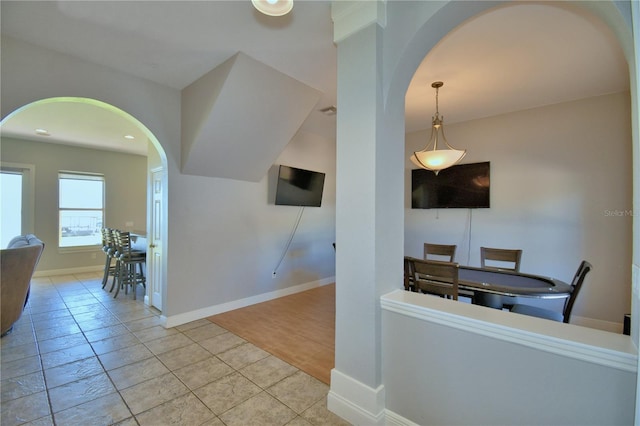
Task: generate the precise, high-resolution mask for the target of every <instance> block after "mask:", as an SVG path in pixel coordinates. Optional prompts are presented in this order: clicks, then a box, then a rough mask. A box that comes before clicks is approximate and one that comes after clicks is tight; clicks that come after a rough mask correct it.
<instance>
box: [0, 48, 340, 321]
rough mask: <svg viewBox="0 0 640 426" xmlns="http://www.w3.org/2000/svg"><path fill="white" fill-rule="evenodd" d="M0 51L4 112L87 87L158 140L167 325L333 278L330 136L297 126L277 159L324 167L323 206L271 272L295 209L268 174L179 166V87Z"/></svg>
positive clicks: (311, 211) (33, 53) (30, 53)
mask: <svg viewBox="0 0 640 426" xmlns="http://www.w3.org/2000/svg"><path fill="white" fill-rule="evenodd" d="M2 55H3V57H2V70H1V71H2V85H3V90H2V93H1V101H2V102H1V107H2V117H5V116H7V115H8V114H9V113H11V112H12V111H14V110H15V109H17V108H20V107H22V106H24V105H26V104H28V103H30V102H33V101H36V100H39V99H44V98H51V97H58V96H77V97H86V98H91V99H97V100H99V101H102V102H106V103H108V104H111V105H114V106H115V107H117V108H120V109H121V110H123V111H125V112H127V113H129V114H131V115H132V116H133V117H135V118H136V119H137V120H138V121H140V123H142V125H144V126H145V127H146V129H148V130H149V131H150V133H151V134H152V136H153V137H155V138H156V139H157V141H158V142H159V143H160V145H161V149H163V150H164V153H165V154H166V158H167V164H166V167H167V179H168V188H167V196H168V203H167V204H168V206H167V210H168V212H167V220H168V235H167V245H165V247H164V253H165V255H166V259H167V266H166V267H167V274H166V286H165V287H166V294H164V295H163V301H164V306H163V315H164V316H165V317H167V322H168V323H169V324H170V325H175V324H176V323H178V322H180V321H189V320H192V319H195V317H201V316H205V315H207V314H209V313H211V312H215V311H216V309H219V307H220V306H221V305H223V307H224V306H228V305H224V304H225V303H228V302H231V301H237V300H240V299H246V298H251V297H256V296H259V295H264V294H269V293H274V292H276V293H277V292H278V291H285V290H286V289H291V288H296V286H299V285H304V284H312V285H313V284H318V283H326V282H327V281H328V280H329V281H332V280H333V276H334V265H335V258H334V256H335V254H334V252H333V247H332V246H331V243H332V242H333V241H335V240H334V235H335V226H334V216H335V207H334V206H335V201H334V200H335V180H334V178H333V176H335V144H334V141H330V140H326V139H323V138H319V137H317V136H313V135H308V134H302V133H300V134H298V135H296V137H295V138H294V141H292V142H291V143H290V144H289V145H288V146H287V148H286V149H285V150H284V152H283V154H282V157H281V158H280V159H279V160H278V161H279V162H282V163H286V164H288V165H291V166H295V167H301V168H308V169H313V170H317V171H324V172H326V173H327V180H326V181H325V193H324V199H323V206H322V207H321V208H307V209H306V210H305V212H304V214H303V217H302V221H301V223H300V226H299V229H298V232H297V235H296V237H295V238H294V241H293V244H292V248H293V250H292V251H290V252H289V253H288V254H287V256H285V259H284V261H283V263H282V266H281V267H280V269H279V270H278V274H277V276H276V278H275V279H273V278H272V277H271V273H272V271H273V268H274V267H275V266H276V263H277V262H278V259H279V258H280V256H281V255H282V250H283V249H284V246H285V244H286V241H287V240H288V238H289V235H290V233H291V229H292V227H293V224H294V221H295V218H296V216H297V213H298V209H297V208H296V207H282V206H274V205H273V199H272V197H270V194H269V190H268V186H269V179H268V178H267V177H265V178H264V179H263V180H262V181H261V182H259V183H247V182H240V181H233V180H227V179H216V178H204V177H197V176H188V175H183V174H181V173H180V170H179V165H180V92H179V91H178V90H174V89H170V88H167V87H163V86H160V85H158V84H156V83H153V82H150V81H147V80H143V79H140V78H137V77H133V76H130V75H127V74H123V73H121V72H118V71H114V70H112V69H108V68H105V67H102V66H98V65H95V64H91V63H88V62H85V61H81V60H78V59H76V58H73V57H70V56H66V55H61V54H58V53H55V52H52V51H49V50H46V49H42V48H39V47H36V46H33V45H30V44H27V43H23V42H19V41H16V40H13V39H11V38H8V37H3V38H2ZM247 167H251V165H249V164H248V165H247Z"/></svg>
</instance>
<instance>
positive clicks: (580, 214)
mask: <svg viewBox="0 0 640 426" xmlns="http://www.w3.org/2000/svg"><path fill="white" fill-rule="evenodd" d="M603 111H606V115H605V116H603ZM445 127H446V132H447V137H448V139H449V142H450V143H451V144H453V145H454V146H455V147H456V148H459V149H462V148H464V149H467V156H466V157H465V159H464V163H472V162H476V161H490V162H491V208H489V209H473V210H469V209H451V210H448V209H431V210H422V209H411V195H410V191H411V171H410V169H411V168H415V166H412V164H411V163H410V162H409V161H407V165H406V167H407V170H406V180H405V197H406V198H405V208H406V210H405V212H406V214H405V227H406V228H405V252H406V254H408V255H412V256H417V257H421V256H422V245H423V243H424V242H427V241H429V242H435V243H446V244H457V245H458V253H457V258H456V261H457V262H459V263H461V264H465V265H472V266H479V264H480V249H479V248H480V246H489V247H504V248H522V249H523V256H522V266H521V270H522V271H523V272H529V273H532V274H539V275H545V276H552V277H555V278H558V279H561V280H564V281H566V282H570V281H571V278H572V277H573V274H574V273H575V271H576V269H577V268H578V265H579V263H580V261H581V260H583V259H585V260H588V261H589V262H591V263H592V264H593V270H592V271H591V273H590V274H589V275H588V276H587V279H586V281H585V285H584V287H583V288H582V291H581V293H580V296H579V297H578V300H577V301H576V305H575V307H574V310H573V315H572V316H575V317H586V318H588V319H592V320H598V321H599V322H604V323H598V322H592V323H589V322H587V324H591V325H595V326H598V325H600V326H601V327H604V328H607V327H613V328H615V324H611V323H620V327H619V328H620V330H622V328H621V323H622V320H623V316H624V314H627V313H629V312H630V309H631V294H630V293H631V271H630V268H629V265H630V264H631V245H632V238H631V235H632V219H633V217H632V214H631V212H632V208H633V207H632V165H631V112H630V99H629V94H628V93H617V94H612V95H606V96H600V97H596V98H590V99H585V100H580V101H575V102H568V103H563V104H557V105H551V106H547V107H542V108H536V109H531V110H526V111H521V112H517V113H512V114H505V115H501V116H497V117H491V118H486V119H480V120H473V121H470V122H465V123H459V124H453V125H448V124H446V123H445ZM427 137H428V135H425V132H417V133H414V134H410V135H408V136H407V152H406V157H407V158H408V156H409V155H410V153H411V152H413V151H415V150H419V149H422V148H423V147H424V145H425V141H426V138H427ZM554 307H556V306H554ZM559 308H560V309H561V305H560V306H559ZM576 320H577V321H580V319H579V318H574V321H573V322H576ZM616 331H618V330H616Z"/></svg>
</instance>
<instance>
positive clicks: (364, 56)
mask: <svg viewBox="0 0 640 426" xmlns="http://www.w3.org/2000/svg"><path fill="white" fill-rule="evenodd" d="M345 5H346V6H345ZM341 6H344V7H341ZM384 7H385V3H382V2H371V1H364V2H348V3H341V2H338V3H334V8H333V9H332V12H333V17H334V24H335V27H334V28H335V29H334V33H335V34H336V36H339V37H338V39H337V40H336V43H337V45H338V105H337V106H338V116H337V164H336V168H337V171H336V173H337V185H336V247H337V248H336V350H335V361H336V363H335V368H334V370H333V371H332V375H331V391H330V393H329V399H328V404H329V408H330V409H331V410H332V411H334V412H336V413H337V414H339V415H341V416H342V417H344V418H346V419H347V420H349V421H350V422H352V423H354V424H383V423H384V406H385V405H384V401H385V398H384V386H383V383H382V370H381V365H382V362H381V346H382V342H381V321H380V316H381V315H380V314H381V309H380V295H381V294H384V293H386V292H388V291H391V290H392V289H394V288H400V286H401V284H402V256H403V255H402V253H403V222H404V219H403V217H404V206H403V203H404V159H403V155H404V134H403V133H402V132H400V134H399V136H396V137H390V136H389V133H390V132H389V129H388V126H389V125H388V124H387V123H388V122H389V117H388V113H387V112H385V106H384V99H383V95H382V92H383V91H382V81H383V75H382V72H381V70H382V67H381V65H382V58H381V52H382V50H383V49H382V36H381V33H382V31H383V29H382V26H383V25H384V11H385V9H384ZM396 110H397V108H396ZM402 114H403V108H400V111H396V113H395V116H396V117H398V115H400V116H402ZM396 127H397V126H396Z"/></svg>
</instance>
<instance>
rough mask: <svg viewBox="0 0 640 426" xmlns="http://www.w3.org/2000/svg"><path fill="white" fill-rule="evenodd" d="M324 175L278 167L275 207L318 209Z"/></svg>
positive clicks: (320, 201)
mask: <svg viewBox="0 0 640 426" xmlns="http://www.w3.org/2000/svg"><path fill="white" fill-rule="evenodd" d="M323 189H324V173H321V172H314V171H311V170H304V169H296V168H295V167H289V166H282V165H281V166H280V169H279V171H278V183H277V185H276V205H279V206H305V207H320V204H321V203H322V191H323Z"/></svg>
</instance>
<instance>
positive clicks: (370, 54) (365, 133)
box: [329, 2, 638, 424]
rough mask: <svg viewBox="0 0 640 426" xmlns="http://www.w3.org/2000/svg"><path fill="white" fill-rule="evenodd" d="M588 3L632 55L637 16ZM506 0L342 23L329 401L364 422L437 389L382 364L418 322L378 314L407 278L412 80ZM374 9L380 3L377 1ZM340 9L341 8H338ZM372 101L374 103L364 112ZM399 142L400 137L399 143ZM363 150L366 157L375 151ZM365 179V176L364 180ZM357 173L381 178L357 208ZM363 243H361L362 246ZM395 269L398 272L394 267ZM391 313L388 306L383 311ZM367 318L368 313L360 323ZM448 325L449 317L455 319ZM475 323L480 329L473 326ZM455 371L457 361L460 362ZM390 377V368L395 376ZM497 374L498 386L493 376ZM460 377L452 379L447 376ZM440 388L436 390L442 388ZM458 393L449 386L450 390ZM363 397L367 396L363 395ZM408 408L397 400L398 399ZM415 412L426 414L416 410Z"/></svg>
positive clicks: (399, 11)
mask: <svg viewBox="0 0 640 426" xmlns="http://www.w3.org/2000/svg"><path fill="white" fill-rule="evenodd" d="M587 3H588V2H582V3H580V4H579V5H581V6H584V7H587V8H589V9H591V10H592V12H595V13H596V15H597V16H599V17H601V18H602V19H603V20H605V22H607V23H608V25H609V26H610V27H611V28H612V29H614V28H615V27H616V25H618V26H619V29H620V28H623V29H624V30H623V31H619V29H618V30H616V29H614V32H615V33H616V34H617V36H618V37H619V38H620V43H621V45H623V50H624V51H625V53H626V54H627V55H629V52H630V51H629V50H628V47H629V46H630V45H632V44H633V42H632V41H631V40H630V39H629V38H628V37H629V36H630V29H629V24H628V22H629V21H627V22H621V21H622V20H623V19H624V18H623V17H622V15H620V14H619V13H618V12H619V11H618V10H617V7H616V5H615V4H614V3H612V2H599V3H598V5H588V4H587ZM499 4H505V3H499V2H466V3H460V2H447V3H446V4H439V5H433V4H432V5H429V4H426V3H422V2H415V3H411V4H410V5H409V4H408V3H395V4H394V3H387V4H386V5H385V7H383V8H378V9H377V10H369V12H371V15H369V17H370V18H371V17H373V18H371V19H370V20H369V21H367V24H370V25H365V24H364V23H363V22H362V21H359V22H358V24H359V25H358V26H357V28H355V26H354V27H351V28H349V30H352V32H351V33H349V31H348V30H345V29H344V28H340V29H339V30H340V31H338V29H336V34H337V35H338V37H337V38H339V37H344V39H341V40H338V41H337V43H338V81H339V84H338V86H339V87H343V88H344V91H343V92H342V94H341V93H339V94H338V104H339V108H340V114H341V117H340V120H338V175H339V176H341V175H342V176H343V179H341V180H340V181H339V184H338V189H337V212H336V233H337V239H338V240H339V244H340V245H341V246H342V245H344V246H345V250H346V251H347V252H348V253H349V256H348V257H347V256H346V255H342V256H341V255H340V253H338V254H337V261H336V274H337V277H336V279H337V283H336V286H337V288H336V292H337V299H338V301H337V304H336V307H337V312H336V369H335V370H334V371H333V374H332V384H331V389H332V390H331V393H330V398H329V408H330V409H331V410H332V411H334V412H337V413H339V414H341V415H342V414H345V417H347V418H349V419H354V422H355V423H358V422H361V423H365V422H368V423H370V424H382V423H383V421H381V420H380V418H381V417H383V416H384V414H383V410H384V409H385V408H386V409H389V407H391V404H390V402H397V401H399V400H400V399H402V397H403V396H404V395H407V394H411V393H412V392H413V391H414V390H416V393H415V394H416V395H424V394H426V393H428V392H423V393H421V392H420V391H424V388H423V387H421V386H423V385H424V384H425V383H427V382H429V379H428V378H426V379H425V377H424V376H422V377H420V379H421V380H419V381H420V383H419V384H418V385H417V386H416V388H414V389H411V390H409V389H408V388H407V386H404V385H406V381H409V380H410V378H411V377H412V375H413V374H418V373H417V370H419V369H415V368H413V367H414V366H412V368H411V370H412V371H411V372H408V374H407V375H404V376H403V375H402V374H393V373H390V372H389V371H390V370H389V369H387V372H385V371H384V370H385V368H383V366H384V367H387V368H388V367H390V365H389V364H383V363H384V362H385V359H384V358H385V356H384V355H385V354H386V353H387V352H385V351H386V350H387V348H386V347H385V345H387V344H388V342H385V338H388V337H389V336H395V335H401V334H402V333H404V332H406V330H408V329H409V328H410V327H409V324H405V325H407V327H404V328H398V329H390V328H389V326H388V324H385V325H384V326H383V325H382V323H383V321H384V319H383V320H382V321H378V320H377V318H374V316H375V314H377V313H378V311H377V306H376V303H377V302H378V296H379V295H380V294H385V293H386V292H388V291H392V290H393V286H394V285H396V286H397V287H400V285H401V283H400V281H401V278H400V277H401V273H400V270H401V267H402V262H401V256H402V254H401V253H402V248H401V247H400V246H401V245H402V241H398V240H399V239H396V235H395V234H396V233H402V218H401V216H402V213H401V212H399V211H398V210H400V209H401V208H400V207H399V206H400V205H401V204H402V201H401V200H399V199H401V198H403V197H398V196H397V192H398V191H400V189H399V188H401V187H402V186H403V183H402V182H403V181H404V179H399V178H398V177H397V176H398V175H402V171H401V170H402V168H403V167H402V164H403V163H404V162H405V161H406V158H405V156H404V152H402V153H401V152H399V150H400V149H401V148H398V141H401V140H404V133H405V132H404V130H405V128H404V97H405V93H406V91H407V87H408V85H409V82H410V80H411V77H412V76H413V74H414V72H415V70H416V69H417V67H418V65H419V63H420V62H421V61H422V59H423V58H424V56H425V55H426V54H427V53H428V52H429V51H430V50H431V48H432V47H433V46H434V45H435V44H436V43H438V42H439V40H441V39H442V38H443V37H444V36H446V34H447V33H448V32H449V31H451V30H453V29H454V28H455V27H456V26H457V25H460V24H461V23H462V22H464V21H465V20H466V19H468V18H470V17H472V16H475V15H477V14H480V13H483V12H485V11H487V10H488V9H489V8H492V7H494V6H496V5H499ZM378 6H379V5H378ZM373 8H375V7H373V6H372V9H373ZM403 8H404V9H403ZM345 14H346V11H345ZM338 15H339V13H335V14H334V16H338ZM360 16H362V14H360ZM340 17H341V16H340ZM345 21H346V19H345ZM621 32H626V36H625V35H623V36H621V35H620V34H621ZM344 34H349V35H347V36H344ZM625 37H626V38H625ZM631 52H633V50H631ZM627 58H628V60H629V62H630V64H633V63H634V62H635V61H634V59H633V54H631V56H627ZM631 68H633V65H631ZM633 72H635V69H634V70H633ZM356 76H357V77H358V78H359V80H358V81H359V82H365V83H363V84H362V86H361V87H354V86H355V85H354V86H351V87H349V83H351V82H353V81H355V78H356ZM632 80H633V79H632ZM341 84H342V85H341ZM631 92H632V93H631V99H632V103H633V105H634V106H633V107H632V111H635V112H637V105H638V102H637V87H636V86H632V88H631ZM380 93H381V94H380ZM363 105H367V106H369V105H374V107H372V108H369V109H367V110H365V109H364V108H363ZM632 121H633V124H632V126H633V134H634V140H633V144H634V146H637V143H638V141H637V134H638V129H637V122H635V120H632ZM355 123H357V124H355ZM393 144H396V145H395V147H394V146H392V145H393ZM363 154H366V157H365V155H363ZM381 166H383V167H381ZM634 167H637V164H634ZM360 176H364V178H362V179H359V177H360ZM349 180H351V181H352V182H353V183H358V184H360V185H361V186H364V185H366V184H367V183H368V182H372V184H370V185H369V186H367V189H368V190H369V192H370V194H371V196H370V197H368V198H367V199H366V200H363V201H362V203H361V204H364V203H365V202H369V205H368V206H364V207H363V208H362V209H360V208H359V206H354V208H351V206H349V202H348V201H349V200H348V199H349V194H350V193H351V192H353V193H355V189H356V185H355V184H352V182H350V181H349ZM376 183H377V185H376ZM391 186H393V187H395V191H396V192H394V190H393V189H391V188H390V187H391ZM378 200H384V202H378ZM396 202H397V203H398V206H396V207H394V206H393V205H392V204H393V203H396ZM385 203H386V204H385ZM352 204H353V203H352ZM366 210H368V211H369V212H370V211H371V210H374V211H375V212H376V216H377V217H384V221H379V222H376V221H375V220H374V218H371V220H369V216H366V215H365V214H364V213H366ZM358 219H360V220H359V221H358ZM380 222H384V227H382V226H380ZM354 223H357V224H358V227H354V226H353V224H354ZM349 225H351V226H349ZM356 241H357V242H359V243H360V246H357V245H356ZM361 241H366V242H367V243H368V245H371V246H372V247H375V250H374V249H371V250H367V249H366V247H364V248H362V247H361V246H362V244H361ZM362 265H365V266H367V267H368V268H367V269H366V276H358V278H360V277H361V279H356V276H357V275H356V273H357V272H358V267H360V268H361V267H362ZM374 268H375V270H374ZM394 268H395V269H394ZM361 269H362V268H361ZM390 270H392V271H396V273H395V274H389V273H388V271H390ZM363 275H364V274H363ZM390 283H393V284H390ZM356 292H357V294H358V295H359V296H360V299H359V300H360V301H361V302H360V303H356V302H354V301H353V299H352V298H350V295H351V294H355V293H356ZM367 296H369V299H368V301H367ZM399 297H400V296H399ZM390 311H391V309H390ZM385 314H386V312H385V313H383V314H382V316H383V317H384V315H385ZM367 315H368V316H369V318H368V319H366V320H362V321H358V320H357V318H360V317H361V316H362V317H366V316H367ZM389 315H390V316H391V315H393V314H389ZM372 318H373V319H372ZM442 324H446V320H445V321H443V322H442ZM411 326H412V324H411ZM470 330H471V331H472V332H473V330H472V328H470ZM381 332H382V333H383V334H384V336H383V337H382V338H380V336H379V334H377V333H381ZM355 336H358V341H357V342H355V341H351V340H349V339H350V338H351V339H354V337H355ZM449 337H450V336H446V338H449ZM464 344H465V346H466V347H467V349H468V348H471V346H472V342H469V341H468V340H467V341H466V342H465V343H464ZM433 346H435V345H433ZM380 347H382V348H381V349H380ZM395 347H401V346H398V345H395ZM462 347H463V346H460V347H459V348H462ZM363 348H364V350H366V351H367V353H368V354H369V355H370V356H369V357H368V358H367V360H366V361H362V360H360V359H359V358H358V357H357V355H356V354H357V353H358V351H362V350H363ZM412 349H413V348H412V347H410V346H402V350H403V352H404V354H407V353H416V352H414V351H413V350H412ZM467 349H465V350H467ZM446 355H450V356H446ZM458 355H460V352H455V353H453V352H452V353H450V354H445V356H443V357H441V358H440V359H439V360H438V363H442V364H438V365H444V364H445V363H447V361H446V360H449V359H452V358H455V357H456V356H458ZM356 359H357V360H358V361H359V362H358V363H357V364H356V363H355V362H353V360H356ZM388 359H389V357H387V360H388ZM453 364H455V362H453ZM434 365H435V364H434ZM448 365H449V364H448V363H447V366H448ZM451 369H452V370H453V369H455V367H454V366H451ZM381 371H382V373H381ZM492 371H493V370H492ZM495 371H499V370H495ZM400 373H402V372H400ZM385 374H388V378H387V380H386V381H385V377H384V375H385ZM381 376H383V377H381ZM391 376H392V377H391ZM334 379H335V380H334ZM422 379H425V380H422ZM634 379H635V376H634ZM490 381H491V382H492V383H493V384H495V380H494V378H492V379H491V380H490ZM455 382H456V380H455V379H453V380H449V381H447V382H446V383H447V384H452V383H455ZM398 383H400V384H401V385H400V386H398V387H395V388H393V389H392V386H393V385H397V384H398ZM634 383H635V381H634ZM385 387H386V389H387V394H386V407H385V402H384V400H385V395H384V392H385ZM400 387H402V390H400V391H399V392H396V393H395V394H394V395H393V397H391V393H392V391H393V390H398V389H399V388H400ZM461 387H462V386H461ZM356 389H357V391H356ZM390 389H391V391H390ZM417 389H420V391H417ZM403 392H404V393H403ZM436 392H437V390H436V391H434V394H435V393H436ZM453 393H456V391H453ZM451 394H452V393H451V392H450V393H449V395H451ZM360 395H365V397H362V398H361V397H360ZM394 399H395V401H394ZM345 401H346V403H345ZM349 403H352V404H354V405H358V408H361V409H362V410H361V411H359V412H356V410H354V409H353V407H350V406H349ZM399 405H400V404H399V403H398V405H397V406H399ZM414 405H420V403H418V404H414ZM394 408H395V407H394ZM401 408H402V407H401ZM453 411H455V409H453ZM631 411H632V407H631V409H629V405H627V406H626V407H625V414H626V415H628V414H629V413H630V412H631ZM416 418H419V416H415V417H414V419H416ZM436 422H437V421H436ZM440 422H442V421H440Z"/></svg>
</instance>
